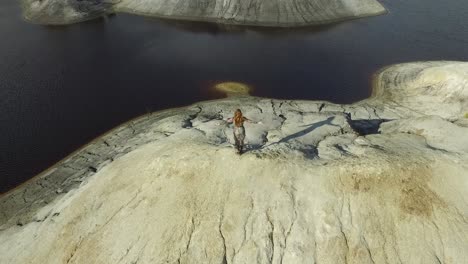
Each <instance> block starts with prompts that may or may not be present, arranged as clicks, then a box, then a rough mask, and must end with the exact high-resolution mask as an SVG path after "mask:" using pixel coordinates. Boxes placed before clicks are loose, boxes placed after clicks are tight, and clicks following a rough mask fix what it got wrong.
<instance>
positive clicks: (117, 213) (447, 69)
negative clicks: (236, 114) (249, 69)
mask: <svg viewBox="0 0 468 264" xmlns="http://www.w3.org/2000/svg"><path fill="white" fill-rule="evenodd" d="M373 91H374V92H373V96H372V97H371V98H369V99H367V100H364V101H361V102H357V103H354V104H351V105H338V104H332V103H329V102H322V101H291V100H274V99H265V98H256V97H250V96H245V95H241V96H234V97H229V98H226V99H222V100H215V101H207V102H200V103H196V104H194V105H192V106H188V107H182V108H178V109H170V110H165V111H161V112H155V113H151V114H148V115H145V116H142V117H140V118H137V119H135V120H132V121H130V122H128V123H126V124H124V125H122V126H120V127H118V128H116V129H114V130H112V131H110V132H109V133H108V134H106V135H104V136H102V137H100V138H98V139H96V140H95V141H93V142H92V143H90V144H89V145H88V146H86V147H84V148H82V149H80V150H78V151H77V152H75V153H73V154H72V155H70V156H69V157H67V158H66V159H64V160H63V161H62V162H60V163H59V164H57V165H56V166H54V167H53V168H51V169H49V170H47V171H46V172H44V173H43V174H41V175H39V176H37V177H35V178H33V179H32V180H30V181H28V182H27V183H25V184H23V185H21V186H20V187H18V188H16V189H14V190H12V191H10V192H8V193H6V194H4V195H3V196H2V197H1V198H0V212H1V214H0V251H1V252H2V254H0V263H226V264H227V263H333V264H335V263H464V262H465V261H466V259H467V258H468V252H467V251H466V248H468V193H467V192H466V190H468V162H467V161H468V118H466V116H465V115H466V114H467V113H468V63H464V62H420V63H407V64H399V65H394V66H390V67H388V68H385V69H383V70H382V71H381V72H379V73H378V74H377V75H376V76H375V81H374V90H373ZM236 108H241V109H242V110H243V111H244V113H245V115H246V116H247V117H249V118H250V119H252V120H256V121H262V124H246V131H247V141H248V145H249V148H248V151H247V152H246V153H245V154H243V155H241V156H239V155H236V154H235V152H234V150H233V147H232V129H231V128H230V127H228V125H227V123H226V122H225V121H224V120H225V118H227V117H230V116H231V115H232V113H233V111H234V110H235V109H236Z"/></svg>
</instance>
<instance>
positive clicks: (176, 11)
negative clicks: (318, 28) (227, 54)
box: [23, 0, 385, 27]
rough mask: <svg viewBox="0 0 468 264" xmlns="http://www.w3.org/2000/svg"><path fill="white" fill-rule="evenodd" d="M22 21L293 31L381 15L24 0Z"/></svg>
mask: <svg viewBox="0 0 468 264" xmlns="http://www.w3.org/2000/svg"><path fill="white" fill-rule="evenodd" d="M23 7H24V15H25V17H26V18H27V19H28V20H31V21H33V22H37V23H42V24H70V23H75V22H79V21H83V20H87V19H92V18H95V17H96V16H99V15H104V14H106V13H109V12H127V13H133V14H141V15H146V16H154V17H164V18H171V19H180V20H191V21H208V22H216V23H222V24H231V25H251V26H274V27H294V26H306V25H318V24H327V23H333V22H338V21H343V20H347V19H353V18H359V17H365V16H372V15H379V14H382V13H385V8H384V7H383V6H382V5H381V4H380V3H379V2H377V1H376V0H274V1H270V0H252V1H247V0H232V1H231V0H229V1H226V0H169V1H167V0H23Z"/></svg>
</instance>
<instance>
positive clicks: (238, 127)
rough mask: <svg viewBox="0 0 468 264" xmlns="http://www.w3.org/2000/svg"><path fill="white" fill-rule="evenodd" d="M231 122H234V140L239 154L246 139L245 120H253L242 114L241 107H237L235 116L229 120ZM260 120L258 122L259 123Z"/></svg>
mask: <svg viewBox="0 0 468 264" xmlns="http://www.w3.org/2000/svg"><path fill="white" fill-rule="evenodd" d="M227 121H228V122H229V123H234V141H235V144H236V149H237V154H242V151H243V148H244V139H245V128H244V122H245V121H247V122H250V123H254V122H252V121H251V120H250V119H248V118H247V117H245V116H243V115H242V112H241V110H240V109H237V110H236V112H234V117H232V118H228V120H227ZM258 123H259V122H256V124H258Z"/></svg>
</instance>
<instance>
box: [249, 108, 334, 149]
mask: <svg viewBox="0 0 468 264" xmlns="http://www.w3.org/2000/svg"><path fill="white" fill-rule="evenodd" d="M333 119H335V117H334V116H331V117H329V118H327V119H326V120H323V121H319V122H316V123H312V124H308V125H303V126H300V127H306V128H305V129H303V130H301V131H298V132H296V133H294V134H291V135H289V136H286V137H284V138H282V139H280V140H279V141H277V142H273V143H270V144H262V145H260V144H256V145H248V147H247V148H246V149H245V151H244V152H249V151H254V150H261V149H264V148H267V147H270V146H273V145H278V144H281V143H286V142H288V141H290V140H292V139H295V138H298V137H302V136H305V135H307V134H309V133H310V132H312V131H314V130H315V129H317V128H319V127H321V126H324V125H331V126H337V127H340V126H339V125H335V124H333V123H332V121H333ZM314 147H315V146H314Z"/></svg>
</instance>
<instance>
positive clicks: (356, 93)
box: [0, 0, 468, 191]
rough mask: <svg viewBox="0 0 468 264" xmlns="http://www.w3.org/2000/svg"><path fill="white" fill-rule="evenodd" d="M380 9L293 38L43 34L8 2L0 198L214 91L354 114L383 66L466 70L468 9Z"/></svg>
mask: <svg viewBox="0 0 468 264" xmlns="http://www.w3.org/2000/svg"><path fill="white" fill-rule="evenodd" d="M382 2H383V4H384V5H385V6H386V7H387V8H388V9H389V13H388V14H387V15H384V16H378V17H371V18H364V19H359V20H354V21H349V22H345V23H339V24H334V25H331V26H325V27H320V28H300V29H294V30H291V31H289V30H287V29H275V30H271V29H270V30H264V29H263V30H262V29H261V28H239V27H233V26H218V25H213V24H204V23H186V22H168V21H164V22H162V21H160V20H157V19H153V18H142V17H137V16H132V15H126V14H118V15H116V16H113V17H107V18H102V19H99V20H95V21H90V22H86V23H81V24H77V25H73V26H67V27H43V26H39V25H33V24H28V23H25V22H23V21H22V20H21V18H20V10H19V8H18V6H16V5H17V2H16V1H12V0H7V1H0V36H1V37H2V39H1V41H0V120H1V121H2V126H1V128H2V129H1V130H0V133H1V135H0V138H1V141H2V142H1V144H0V146H1V147H2V149H1V152H0V174H1V184H2V185H1V189H0V191H4V190H6V189H8V188H10V187H11V186H13V185H15V184H17V183H19V182H21V181H23V180H25V179H28V178H30V177H31V176H33V175H35V174H37V173H39V172H40V171H42V170H43V169H45V168H47V167H48V166H50V165H52V164H53V163H54V162H56V161H58V160H59V159H60V158H62V157H64V156H66V155H67V154H69V153H70V152H72V151H73V150H75V149H76V148H78V147H79V146H81V145H83V144H85V143H86V142H89V141H90V140H91V139H92V138H94V137H96V136H97V135H99V134H100V133H103V132H105V131H107V130H109V129H110V128H112V127H114V126H116V125H118V124H120V123H122V122H124V121H126V120H129V119H130V118H133V117H135V116H138V115H140V114H143V113H145V112H148V111H155V110H159V109H164V108H169V107H174V106H181V105H188V104H191V103H193V102H196V101H200V100H207V99H214V98H217V97H221V96H223V95H222V94H221V93H213V92H207V89H206V87H211V86H209V85H210V84H214V83H216V82H224V81H235V82H240V83H247V84H249V85H251V86H252V87H255V89H254V90H253V91H252V94H253V95H255V96H264V97H274V98H285V99H312V100H330V101H333V102H338V103H350V102H354V101H357V100H361V99H363V98H365V97H367V96H368V95H369V94H370V85H369V84H370V78H371V76H372V74H373V72H375V71H376V70H377V69H379V68H380V67H382V66H385V65H388V64H393V63H399V62H405V61H418V60H439V59H445V60H467V57H468V45H467V43H468V28H467V26H466V20H467V18H468V3H467V2H466V1H458V0H449V1H436V0H426V1H421V0H417V1H403V0H391V1H390V0H385V1H382Z"/></svg>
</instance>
